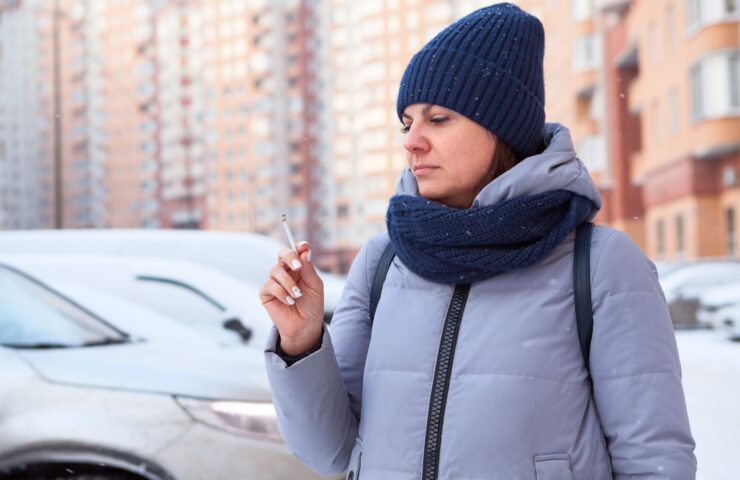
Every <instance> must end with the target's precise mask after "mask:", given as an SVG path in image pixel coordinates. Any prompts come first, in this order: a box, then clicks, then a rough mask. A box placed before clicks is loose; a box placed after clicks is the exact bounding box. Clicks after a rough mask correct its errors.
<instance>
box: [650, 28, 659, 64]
mask: <svg viewBox="0 0 740 480" xmlns="http://www.w3.org/2000/svg"><path fill="white" fill-rule="evenodd" d="M648 38H649V41H650V60H651V61H652V62H653V63H657V61H658V57H660V45H659V41H658V26H657V25H656V24H655V22H651V23H650V26H649V27H648Z"/></svg>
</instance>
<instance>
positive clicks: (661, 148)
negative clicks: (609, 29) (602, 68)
mask: <svg viewBox="0 0 740 480" xmlns="http://www.w3.org/2000/svg"><path fill="white" fill-rule="evenodd" d="M625 21H626V24H627V31H628V32H629V35H628V38H629V39H630V42H629V43H628V44H627V45H626V48H627V49H633V50H635V51H636V56H637V62H638V66H639V75H638V76H637V78H636V79H635V81H634V82H633V83H632V84H631V85H630V90H629V106H630V108H631V109H632V110H633V111H637V112H639V115H640V119H641V137H642V147H643V148H642V150H641V151H640V152H639V153H637V154H636V155H635V156H634V158H633V159H632V164H633V172H632V174H633V175H632V181H633V182H636V183H640V184H641V185H642V189H643V203H644V208H645V218H644V221H645V231H646V232H647V236H646V237H647V251H648V253H649V254H650V255H651V256H652V257H654V258H656V259H660V260H668V261H671V260H677V259H681V258H695V257H705V256H724V255H737V253H738V251H737V250H738V249H737V245H738V241H740V233H738V231H737V226H736V225H737V221H738V212H739V211H740V179H738V176H740V6H739V5H738V3H737V2H728V1H724V0H701V1H700V0H687V1H678V0H656V1H649V2H648V1H644V0H642V1H638V2H635V3H634V5H633V6H632V8H631V10H629V12H628V13H627V15H626V16H625Z"/></svg>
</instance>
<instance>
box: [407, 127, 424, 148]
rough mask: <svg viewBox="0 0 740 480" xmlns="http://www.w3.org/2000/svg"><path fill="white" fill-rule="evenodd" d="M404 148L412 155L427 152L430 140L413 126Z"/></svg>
mask: <svg viewBox="0 0 740 480" xmlns="http://www.w3.org/2000/svg"><path fill="white" fill-rule="evenodd" d="M403 147H404V148H405V149H406V150H407V151H409V152H411V153H415V152H419V151H426V150H428V149H429V140H427V138H426V137H425V136H424V135H422V134H421V132H419V131H418V130H415V129H414V127H413V126H412V127H411V129H410V130H409V131H408V133H407V134H406V141H404V142H403Z"/></svg>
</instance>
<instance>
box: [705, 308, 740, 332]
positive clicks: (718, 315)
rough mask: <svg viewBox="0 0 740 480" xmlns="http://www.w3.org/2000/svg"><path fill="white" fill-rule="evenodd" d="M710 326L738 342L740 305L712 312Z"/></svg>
mask: <svg viewBox="0 0 740 480" xmlns="http://www.w3.org/2000/svg"><path fill="white" fill-rule="evenodd" d="M709 321H710V322H711V324H712V326H713V327H714V328H715V329H716V330H718V331H720V332H723V333H725V334H727V336H728V337H729V338H730V339H731V340H736V341H740V303H734V304H732V305H726V306H724V307H721V308H718V309H717V310H715V311H714V312H712V316H711V318H710V320H709Z"/></svg>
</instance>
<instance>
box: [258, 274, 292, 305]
mask: <svg viewBox="0 0 740 480" xmlns="http://www.w3.org/2000/svg"><path fill="white" fill-rule="evenodd" d="M272 300H278V301H279V302H281V303H283V304H285V305H288V306H292V305H295V300H294V299H293V297H292V295H291V294H290V293H289V292H287V291H286V290H285V288H283V286H282V285H280V284H279V283H278V282H276V281H275V280H274V279H273V278H272V277H270V279H269V280H267V282H265V284H264V285H263V286H262V288H261V289H260V301H261V302H262V304H263V305H266V304H268V303H269V302H271V301H272Z"/></svg>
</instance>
